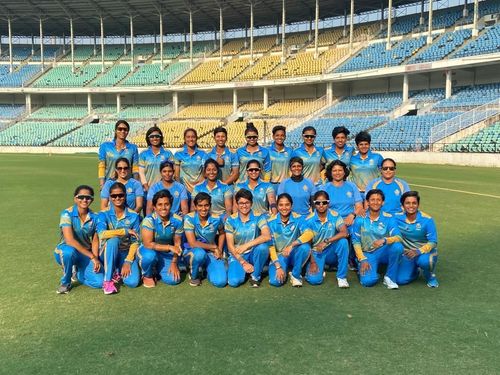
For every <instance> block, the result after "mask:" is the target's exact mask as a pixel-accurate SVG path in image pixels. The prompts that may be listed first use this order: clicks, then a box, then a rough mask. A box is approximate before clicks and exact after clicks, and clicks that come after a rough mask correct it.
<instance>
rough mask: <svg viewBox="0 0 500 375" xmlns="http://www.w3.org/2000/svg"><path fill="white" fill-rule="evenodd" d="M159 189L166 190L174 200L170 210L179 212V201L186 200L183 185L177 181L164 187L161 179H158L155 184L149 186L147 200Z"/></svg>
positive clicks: (151, 198)
mask: <svg viewBox="0 0 500 375" xmlns="http://www.w3.org/2000/svg"><path fill="white" fill-rule="evenodd" d="M160 190H168V191H169V192H170V194H172V197H174V201H173V202H172V207H171V208H170V211H171V212H173V213H176V214H179V213H181V202H182V201H186V202H187V200H188V195H187V190H186V188H185V187H184V185H182V184H180V183H178V182H177V181H174V182H172V186H170V187H168V188H167V187H166V186H165V185H164V184H163V181H158V182H157V183H156V184H154V185H153V186H151V187H150V188H149V190H148V201H153V197H154V195H155V194H156V193H157V192H159V191H160Z"/></svg>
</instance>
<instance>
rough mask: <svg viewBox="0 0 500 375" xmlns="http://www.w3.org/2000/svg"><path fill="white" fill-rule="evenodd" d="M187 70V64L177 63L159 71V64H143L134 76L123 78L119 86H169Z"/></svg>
mask: <svg viewBox="0 0 500 375" xmlns="http://www.w3.org/2000/svg"><path fill="white" fill-rule="evenodd" d="M187 69H189V63H188V62H183V61H178V62H174V63H173V64H170V65H168V66H166V67H165V68H164V69H163V70H161V65H160V64H144V65H142V66H141V67H140V68H139V69H138V70H137V71H136V72H135V73H134V74H132V75H131V76H129V77H128V78H125V79H124V80H123V81H122V82H121V83H120V85H121V86H148V85H161V84H170V83H172V82H173V81H174V80H175V79H176V78H177V77H179V76H180V75H181V74H183V73H184V72H185V71H186V70H187Z"/></svg>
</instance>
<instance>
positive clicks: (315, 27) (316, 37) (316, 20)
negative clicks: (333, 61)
mask: <svg viewBox="0 0 500 375" xmlns="http://www.w3.org/2000/svg"><path fill="white" fill-rule="evenodd" d="M318 28H319V0H316V7H315V12H314V58H315V59H317V58H318V56H319V54H318V36H319V30H318Z"/></svg>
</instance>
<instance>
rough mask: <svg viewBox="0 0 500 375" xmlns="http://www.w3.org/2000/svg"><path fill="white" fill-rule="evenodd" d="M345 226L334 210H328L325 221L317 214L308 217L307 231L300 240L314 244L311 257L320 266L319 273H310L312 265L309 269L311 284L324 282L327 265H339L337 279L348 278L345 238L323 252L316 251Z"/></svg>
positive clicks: (308, 276) (347, 249)
mask: <svg viewBox="0 0 500 375" xmlns="http://www.w3.org/2000/svg"><path fill="white" fill-rule="evenodd" d="M344 225H345V224H344V220H342V217H341V216H340V215H339V214H338V213H337V212H335V211H333V210H328V212H327V216H326V219H325V221H321V219H320V218H319V217H318V213H317V212H314V213H312V214H310V215H309V216H308V217H307V219H306V222H305V227H306V230H305V232H304V234H303V235H302V236H301V237H300V240H301V241H302V242H307V241H311V242H312V252H311V256H312V257H314V260H315V261H316V264H317V265H318V272H317V273H315V274H310V273H309V269H310V265H309V266H308V267H307V273H306V280H307V282H308V283H309V284H312V285H319V284H321V283H322V282H323V279H324V272H323V271H324V269H325V264H328V265H335V264H337V278H338V279H345V278H347V262H348V257H349V245H348V243H347V240H346V239H345V238H341V239H339V240H337V241H335V242H333V243H331V244H329V245H328V246H327V247H325V248H324V249H323V251H321V252H319V251H317V250H316V249H317V246H318V245H319V244H321V243H322V242H324V241H325V240H327V239H329V238H331V237H333V236H335V235H336V234H337V233H338V232H339V230H340V228H341V227H342V226H344Z"/></svg>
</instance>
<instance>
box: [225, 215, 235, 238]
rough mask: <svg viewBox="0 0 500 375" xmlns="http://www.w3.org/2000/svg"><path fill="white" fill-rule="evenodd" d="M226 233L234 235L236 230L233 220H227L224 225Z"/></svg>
mask: <svg viewBox="0 0 500 375" xmlns="http://www.w3.org/2000/svg"><path fill="white" fill-rule="evenodd" d="M224 231H225V232H226V233H229V234H234V232H235V228H234V223H233V221H232V220H231V218H229V219H228V220H226V222H225V223H224Z"/></svg>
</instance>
